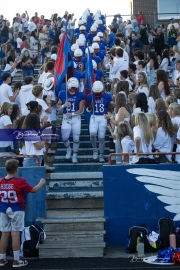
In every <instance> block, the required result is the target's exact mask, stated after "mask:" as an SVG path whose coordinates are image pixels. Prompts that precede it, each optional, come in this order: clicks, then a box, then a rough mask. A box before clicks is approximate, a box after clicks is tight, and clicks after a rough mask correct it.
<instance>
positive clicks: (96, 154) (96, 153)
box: [93, 150, 98, 159]
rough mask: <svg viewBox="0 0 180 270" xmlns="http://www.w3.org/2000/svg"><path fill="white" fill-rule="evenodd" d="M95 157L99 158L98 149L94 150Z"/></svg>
mask: <svg viewBox="0 0 180 270" xmlns="http://www.w3.org/2000/svg"><path fill="white" fill-rule="evenodd" d="M93 159H98V151H97V150H94V151H93Z"/></svg>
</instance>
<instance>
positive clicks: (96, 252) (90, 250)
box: [39, 243, 105, 259]
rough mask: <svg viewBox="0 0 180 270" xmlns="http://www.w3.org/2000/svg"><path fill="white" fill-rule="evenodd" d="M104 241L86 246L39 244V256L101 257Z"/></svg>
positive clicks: (41, 257)
mask: <svg viewBox="0 0 180 270" xmlns="http://www.w3.org/2000/svg"><path fill="white" fill-rule="evenodd" d="M104 247H105V243H103V244H99V245H97V246H96V245H94V244H93V245H92V246H87V247H82V244H81V245H79V246H73V247H72V246H71V247H66V248H64V247H59V246H54V245H53V244H52V245H47V246H46V245H39V258H40V259H43V258H82V257H90V258H94V257H103V254H104Z"/></svg>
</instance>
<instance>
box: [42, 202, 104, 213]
mask: <svg viewBox="0 0 180 270" xmlns="http://www.w3.org/2000/svg"><path fill="white" fill-rule="evenodd" d="M46 203H47V210H48V211H52V210H53V211H59V210H61V211H64V210H68V211H69V210H79V209H80V210H87V209H88V210H99V209H103V207H104V202H103V198H85V199H82V198H81V199H61V200H54V199H48V200H47V201H46ZM53 217H54V216H53Z"/></svg>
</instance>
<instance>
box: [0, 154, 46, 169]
mask: <svg viewBox="0 0 180 270" xmlns="http://www.w3.org/2000/svg"><path fill="white" fill-rule="evenodd" d="M29 157H35V158H36V159H37V164H38V166H41V164H40V158H39V157H38V156H37V155H14V156H0V159H7V158H15V159H16V158H29Z"/></svg>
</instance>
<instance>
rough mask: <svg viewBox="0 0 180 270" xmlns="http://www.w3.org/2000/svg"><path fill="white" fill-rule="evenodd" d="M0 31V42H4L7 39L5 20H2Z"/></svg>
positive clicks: (7, 31)
mask: <svg viewBox="0 0 180 270" xmlns="http://www.w3.org/2000/svg"><path fill="white" fill-rule="evenodd" d="M0 31H1V43H2V44H3V43H6V42H7V41H8V40H9V29H8V27H7V25H6V21H5V20H2V27H1V28H0Z"/></svg>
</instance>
